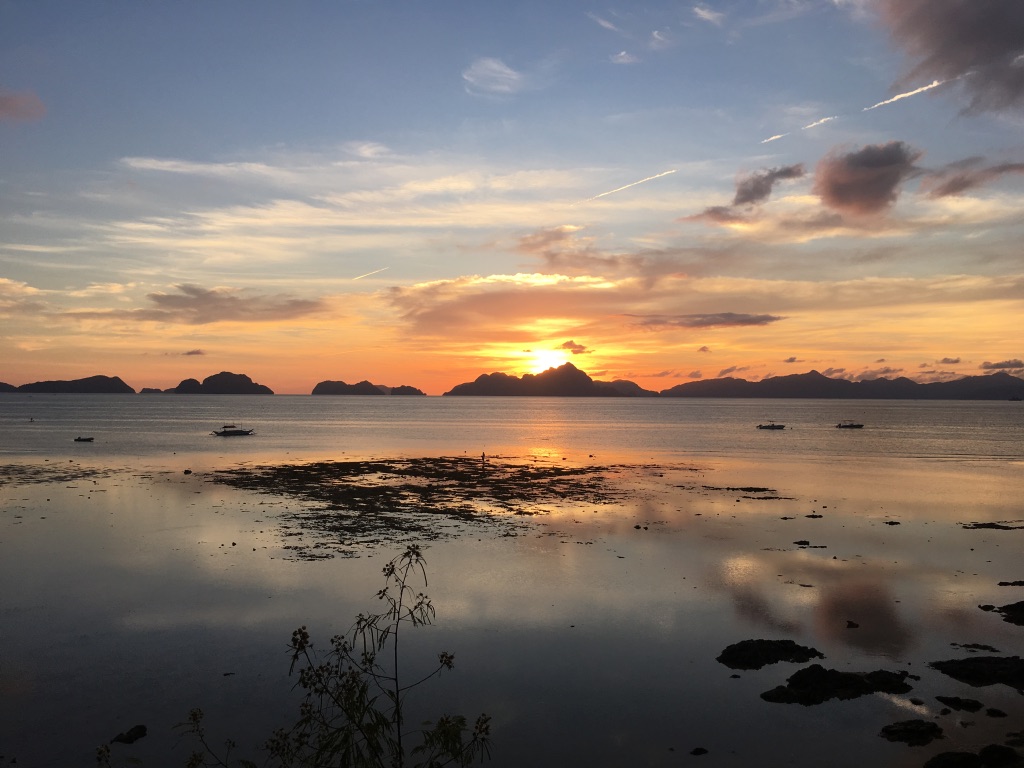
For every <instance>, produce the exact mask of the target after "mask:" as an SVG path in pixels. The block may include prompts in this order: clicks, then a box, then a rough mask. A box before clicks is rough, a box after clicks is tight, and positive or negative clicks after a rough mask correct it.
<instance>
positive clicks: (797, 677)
mask: <svg viewBox="0 0 1024 768" xmlns="http://www.w3.org/2000/svg"><path fill="white" fill-rule="evenodd" d="M908 677H910V674H909V673H907V672H889V671H887V670H884V669H879V670H875V671H874V672H864V673H856V672H840V671H839V670H837V669H825V668H824V667H823V666H821V665H820V664H812V665H811V666H809V667H805V668H804V669H801V670H798V671H796V672H794V673H793V674H792V675H790V677H789V678H788V679H787V681H786V685H780V686H778V687H776V688H773V689H772V690H770V691H765V692H764V693H762V694H761V698H762V699H764V700H765V701H770V702H772V703H775V704H803V705H804V706H805V707H809V706H811V705H813V704H821V703H823V702H825V701H828V700H829V699H855V698H857V697H859V696H866V695H867V694H870V693H906V692H907V691H909V690H911V686H910V685H909V684H908V683H907V682H906V680H907V678H908ZM912 679H916V678H912Z"/></svg>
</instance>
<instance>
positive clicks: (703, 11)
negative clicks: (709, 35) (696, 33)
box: [693, 5, 725, 27]
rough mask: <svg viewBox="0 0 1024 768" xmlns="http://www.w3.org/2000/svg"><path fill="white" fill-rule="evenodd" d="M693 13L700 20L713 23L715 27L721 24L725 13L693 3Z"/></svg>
mask: <svg viewBox="0 0 1024 768" xmlns="http://www.w3.org/2000/svg"><path fill="white" fill-rule="evenodd" d="M693 15H694V16H695V17H697V18H698V19H700V20H701V21H706V22H708V23H709V24H714V25H715V26H716V27H720V26H722V23H723V22H724V21H725V14H724V13H720V12H719V11H714V10H712V9H711V8H708V7H707V6H706V5H695V6H694V7H693Z"/></svg>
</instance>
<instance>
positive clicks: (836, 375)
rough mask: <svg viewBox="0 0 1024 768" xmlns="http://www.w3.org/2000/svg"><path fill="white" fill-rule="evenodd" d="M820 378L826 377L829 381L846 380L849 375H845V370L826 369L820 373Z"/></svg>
mask: <svg viewBox="0 0 1024 768" xmlns="http://www.w3.org/2000/svg"><path fill="white" fill-rule="evenodd" d="M821 375H822V376H828V377H829V378H830V379H848V378H850V376H849V375H847V373H846V369H845V368H826V369H825V370H824V371H822V372H821Z"/></svg>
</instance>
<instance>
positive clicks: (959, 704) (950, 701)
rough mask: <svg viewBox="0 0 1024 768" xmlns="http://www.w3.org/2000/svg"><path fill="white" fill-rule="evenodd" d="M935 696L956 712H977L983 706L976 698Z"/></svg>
mask: <svg viewBox="0 0 1024 768" xmlns="http://www.w3.org/2000/svg"><path fill="white" fill-rule="evenodd" d="M935 698H936V700H938V701H941V702H942V703H943V704H945V705H946V706H947V707H949V708H950V709H955V710H956V711H957V712H977V711H978V710H980V709H981V708H982V707H983V706H985V705H984V704H982V703H981V702H980V701H978V700H977V699H961V698H960V697H959V696H936V697H935Z"/></svg>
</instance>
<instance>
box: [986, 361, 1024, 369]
mask: <svg viewBox="0 0 1024 768" xmlns="http://www.w3.org/2000/svg"><path fill="white" fill-rule="evenodd" d="M978 367H979V368H981V370H983V371H1017V370H1024V360H1002V361H1001V362H998V363H990V362H988V361H987V360H986V361H985V362H984V363H982V364H981V365H980V366H978Z"/></svg>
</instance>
